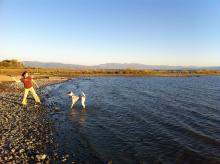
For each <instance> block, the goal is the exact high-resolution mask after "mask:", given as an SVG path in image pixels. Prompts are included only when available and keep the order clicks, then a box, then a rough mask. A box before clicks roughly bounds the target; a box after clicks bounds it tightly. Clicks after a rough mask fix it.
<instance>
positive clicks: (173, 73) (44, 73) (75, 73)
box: [0, 68, 220, 80]
mask: <svg viewBox="0 0 220 164" xmlns="http://www.w3.org/2000/svg"><path fill="white" fill-rule="evenodd" d="M23 71H28V72H29V73H30V74H31V75H33V76H35V77H37V78H45V77H47V78H48V77H80V76H162V77H167V76H169V77H182V76H189V77H190V76H219V75H220V71H215V70H187V71H185V70H182V71H177V70H168V71H166V70H132V69H127V70H94V69H46V68H15V69H12V68H10V69H9V68H2V69H0V75H1V76H0V80H7V79H9V77H6V76H7V75H13V76H19V75H20V74H21V73H22V72H23ZM3 75H5V76H3Z"/></svg>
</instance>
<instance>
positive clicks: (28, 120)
mask: <svg viewBox="0 0 220 164" xmlns="http://www.w3.org/2000/svg"><path fill="white" fill-rule="evenodd" d="M59 82H61V81H60V80H56V81H52V80H50V81H49V80H38V81H37V83H38V85H39V86H41V87H44V86H46V85H49V84H54V83H59ZM22 87H23V86H22V85H21V84H19V85H18V84H16V83H11V82H1V83H0V163H6V162H10V163H30V162H33V163H35V162H43V163H51V162H54V161H56V162H57V161H60V162H64V161H66V160H68V158H69V155H68V154H67V155H65V156H61V155H59V154H58V153H57V152H56V143H54V139H53V126H52V122H51V120H50V119H49V117H48V111H49V110H48V109H47V107H46V106H45V105H44V104H42V105H40V106H35V102H34V100H33V98H32V97H31V96H30V97H29V98H28V105H27V107H23V106H22V105H21V99H22V95H23V88H22ZM38 92H39V91H38ZM71 161H72V163H74V160H73V159H72V160H71Z"/></svg>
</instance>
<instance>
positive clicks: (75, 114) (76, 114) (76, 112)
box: [68, 108, 88, 126]
mask: <svg viewBox="0 0 220 164" xmlns="http://www.w3.org/2000/svg"><path fill="white" fill-rule="evenodd" d="M87 117H88V115H87V109H86V108H82V109H77V108H72V109H70V111H69V114H68V118H69V119H70V121H72V122H75V123H79V124H80V126H84V125H85V123H86V119H87Z"/></svg>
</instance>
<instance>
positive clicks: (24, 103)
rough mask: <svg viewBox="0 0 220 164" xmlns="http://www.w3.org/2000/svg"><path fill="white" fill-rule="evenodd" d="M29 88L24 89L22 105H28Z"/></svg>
mask: <svg viewBox="0 0 220 164" xmlns="http://www.w3.org/2000/svg"><path fill="white" fill-rule="evenodd" d="M28 92H29V89H24V96H23V100H22V105H27V96H28Z"/></svg>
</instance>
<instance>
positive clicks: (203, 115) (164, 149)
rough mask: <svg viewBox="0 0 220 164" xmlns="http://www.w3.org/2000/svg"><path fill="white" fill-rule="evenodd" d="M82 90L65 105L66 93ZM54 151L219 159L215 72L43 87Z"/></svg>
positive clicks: (123, 158)
mask: <svg viewBox="0 0 220 164" xmlns="http://www.w3.org/2000/svg"><path fill="white" fill-rule="evenodd" d="M70 90H73V91H74V92H75V93H76V94H80V92H81V91H84V92H85V93H86V94H87V100H86V104H87V108H88V109H85V110H84V109H82V107H81V106H80V103H79V104H77V105H76V106H75V108H73V109H70V108H69V106H70V104H71V100H70V99H69V97H67V96H66V95H65V93H66V92H68V91H70ZM46 91H47V92H49V93H50V94H49V97H47V98H46V99H45V101H46V103H47V104H49V105H52V106H58V107H59V108H60V109H61V111H60V112H58V113H57V114H54V115H52V116H51V117H52V119H54V118H55V119H56V121H55V127H56V128H57V131H56V133H57V138H56V139H57V141H58V142H60V146H59V147H58V150H60V151H61V152H63V153H70V154H71V153H72V154H75V156H77V159H78V160H79V162H88V161H90V163H105V162H107V161H110V160H112V161H113V163H126V164H127V163H128V164H129V163H132V164H133V163H169V164H170V163H171V164H172V163H200V164H202V163H205V164H206V163H220V128H219V127H220V77H200V78H197V77H191V78H184V77H182V78H165V77H164V78H159V77H154V78H142V77H141V78H140V77H138V78H134V77H129V78H124V77H99V78H90V79H88V78H87V79H86V80H85V79H75V80H72V81H68V82H66V83H64V84H59V85H53V86H50V87H47V88H46Z"/></svg>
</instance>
